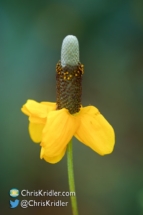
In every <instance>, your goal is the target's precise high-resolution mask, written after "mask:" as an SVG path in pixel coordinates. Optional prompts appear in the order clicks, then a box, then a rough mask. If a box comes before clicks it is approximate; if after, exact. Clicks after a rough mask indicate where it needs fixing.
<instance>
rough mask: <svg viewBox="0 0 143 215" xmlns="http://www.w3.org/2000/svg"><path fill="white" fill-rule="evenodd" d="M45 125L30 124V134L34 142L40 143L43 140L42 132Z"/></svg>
mask: <svg viewBox="0 0 143 215" xmlns="http://www.w3.org/2000/svg"><path fill="white" fill-rule="evenodd" d="M43 128H44V124H40V123H32V122H30V123H29V134H30V137H31V139H32V140H33V142H35V143H40V142H41V140H42V131H43Z"/></svg>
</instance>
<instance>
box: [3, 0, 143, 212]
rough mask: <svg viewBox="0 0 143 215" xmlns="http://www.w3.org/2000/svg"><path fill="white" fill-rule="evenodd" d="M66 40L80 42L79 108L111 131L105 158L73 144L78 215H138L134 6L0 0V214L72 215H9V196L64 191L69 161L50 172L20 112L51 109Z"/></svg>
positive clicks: (142, 55) (142, 50)
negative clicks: (42, 106) (91, 110)
mask: <svg viewBox="0 0 143 215" xmlns="http://www.w3.org/2000/svg"><path fill="white" fill-rule="evenodd" d="M68 34H73V35H75V36H77V38H78V40H79V44H80V60H81V62H82V63H83V64H84V65H85V74H84V77H83V96H82V103H83V105H88V104H92V105H94V106H96V107H97V108H98V109H99V110H100V112H101V113H102V114H103V115H104V116H105V117H106V118H107V119H108V120H109V122H110V123H111V124H112V125H113V127H114V129H115V132H116V145H115V150H114V152H113V153H112V154H111V155H108V156H104V157H101V156H99V155H98V154H96V153H95V152H93V151H92V150H91V149H90V148H87V147H86V146H84V145H83V144H81V143H80V142H78V141H77V140H76V139H74V144H73V147H74V169H75V182H76V193H77V199H78V207H79V215H94V214H97V215H121V214H122V215H141V214H143V113H142V111H143V3H142V1H140V0H132V1H122V0H117V1H114V0H103V1H100V0H82V1H79V0H73V1H71V0H70V1H65V0H62V1H54V0H51V1H48V0H37V1H36V0H34V1H33V0H31V1H29V0H25V1H22V0H13V1H11V0H0V113H1V116H0V134H1V135H0V152H1V155H0V190H1V197H0V214H3V215H7V214H10V215H19V214H20V215H25V214H27V215H30V214H36V215H39V214H43V215H46V214H50V215H55V214H59V215H67V214H68V215H71V214H72V212H71V206H70V203H69V206H68V207H52V208H50V207H35V208H28V209H22V208H20V207H18V208H16V209H10V208H9V200H10V199H11V198H10V196H9V190H10V188H13V187H16V188H18V189H29V190H31V191H32V190H36V189H45V190H47V189H48V190H51V189H54V190H57V191H68V179H67V167H66V156H65V157H64V158H63V160H62V161H61V162H59V163H58V164H55V165H51V164H48V163H46V162H45V161H44V160H40V158H39V152H40V147H39V145H36V144H34V143H33V142H32V141H31V140H30V138H29V134H28V129H27V125H28V121H27V117H26V116H24V115H23V114H22V113H21V111H20V108H21V106H22V105H23V104H24V103H25V102H26V100H27V99H34V100H36V101H39V102H40V101H46V100H47V101H55V100H56V96H55V95H56V91H55V65H56V63H57V61H58V60H59V59H60V49H61V43H62V40H63V38H64V37H65V36H66V35H68ZM21 199H22V198H21ZM39 199H41V198H39ZM51 199H52V198H51ZM55 199H56V200H58V197H57V198H55ZM35 200H36V198H35ZM37 200H38V199H37ZM62 200H64V198H63V199H62ZM65 201H70V199H69V198H68V197H67V198H65Z"/></svg>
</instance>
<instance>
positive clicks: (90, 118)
mask: <svg viewBox="0 0 143 215" xmlns="http://www.w3.org/2000/svg"><path fill="white" fill-rule="evenodd" d="M77 119H78V120H79V121H80V125H79V127H78V129H77V131H76V134H75V137H76V138H77V139H79V140H80V141H81V142H82V143H84V144H85V145H87V146H89V147H90V148H92V149H93V150H94V151H96V152H97V153H99V154H100V155H105V154H109V153H111V152H112V151H113V148H114V143H115V135H114V130H113V128H112V126H111V125H110V124H109V123H108V121H107V120H106V119H105V118H104V117H103V116H102V115H101V114H100V113H99V111H98V109H97V108H95V107H93V106H88V107H85V108H81V111H80V114H79V115H77Z"/></svg>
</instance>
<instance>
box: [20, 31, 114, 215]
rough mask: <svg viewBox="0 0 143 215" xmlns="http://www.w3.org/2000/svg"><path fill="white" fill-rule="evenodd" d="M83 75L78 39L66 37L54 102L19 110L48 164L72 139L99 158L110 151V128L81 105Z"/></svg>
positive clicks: (31, 104)
mask: <svg viewBox="0 0 143 215" xmlns="http://www.w3.org/2000/svg"><path fill="white" fill-rule="evenodd" d="M83 73H84V66H83V65H82V64H81V63H80V62H79V45H78V40H77V38H76V37H75V36H72V35H69V36H67V37H65V39H64V40H63V44H62V50H61V61H59V62H58V64H57V66H56V80H57V86H56V89H57V101H56V103H52V102H40V103H38V102H36V101H34V100H28V101H27V102H26V104H24V105H23V107H22V109H21V110H22V112H23V113H24V114H26V115H27V116H29V133H30V137H31V139H32V140H33V141H34V142H35V143H40V146H41V153H40V158H41V159H42V158H44V159H45V160H46V161H47V162H49V163H57V162H59V161H60V160H61V159H62V157H63V156H64V154H65V152H66V148H67V145H68V143H69V142H70V141H71V139H72V137H73V136H75V137H76V138H77V139H78V140H79V141H80V142H82V143H84V144H85V145H87V146H89V147H90V148H91V149H92V150H94V151H95V152H97V153H98V154H100V155H105V154H109V153H111V152H112V150H113V147H114V142H115V137H114V130H113V128H112V126H111V125H110V124H109V123H108V122H107V120H106V119H105V118H104V117H103V116H102V114H100V112H99V110H98V109H97V108H96V107H94V106H87V107H82V105H81V95H82V76H83ZM68 146H69V151H70V150H71V148H70V147H71V145H68ZM69 165H71V164H70V159H69ZM69 177H70V176H69ZM73 210H74V209H73ZM75 210H76V209H75ZM75 214H77V213H76V212H75Z"/></svg>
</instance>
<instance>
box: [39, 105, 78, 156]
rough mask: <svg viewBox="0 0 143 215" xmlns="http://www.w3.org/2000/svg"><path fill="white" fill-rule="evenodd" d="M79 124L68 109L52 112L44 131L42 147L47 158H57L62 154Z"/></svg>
mask: <svg viewBox="0 0 143 215" xmlns="http://www.w3.org/2000/svg"><path fill="white" fill-rule="evenodd" d="M77 126H78V123H77V120H76V118H75V117H74V116H72V115H71V114H70V113H69V112H68V110H67V109H65V108H63V109H61V110H56V111H51V112H50V113H49V114H48V116H47V121H46V125H45V127H44V129H43V135H42V142H41V146H43V147H44V149H45V156H47V157H55V156H58V155H59V154H61V153H62V151H63V150H64V149H65V147H66V145H67V144H68V143H69V141H70V140H71V138H72V136H73V135H74V133H75V131H76V129H77Z"/></svg>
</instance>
